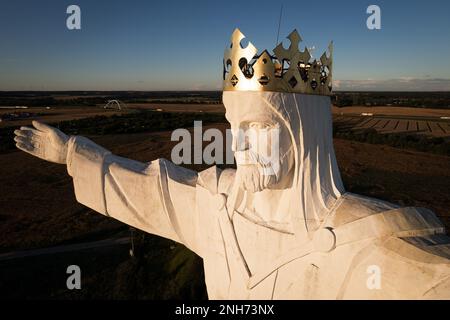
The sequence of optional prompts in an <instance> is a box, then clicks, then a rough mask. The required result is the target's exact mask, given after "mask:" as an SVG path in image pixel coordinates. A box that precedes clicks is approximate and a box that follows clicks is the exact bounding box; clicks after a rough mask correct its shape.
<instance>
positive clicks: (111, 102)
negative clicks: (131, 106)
mask: <svg viewBox="0 0 450 320" xmlns="http://www.w3.org/2000/svg"><path fill="white" fill-rule="evenodd" d="M126 107H127V105H126V104H125V103H123V102H122V101H120V100H116V99H113V100H108V102H107V103H106V104H105V105H104V106H103V109H110V108H111V109H116V108H117V109H118V110H122V109H124V108H126Z"/></svg>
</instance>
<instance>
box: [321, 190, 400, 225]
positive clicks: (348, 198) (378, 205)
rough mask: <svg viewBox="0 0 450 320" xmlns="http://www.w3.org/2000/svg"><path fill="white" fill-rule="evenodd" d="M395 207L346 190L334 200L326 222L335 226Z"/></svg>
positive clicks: (395, 206)
mask: <svg viewBox="0 0 450 320" xmlns="http://www.w3.org/2000/svg"><path fill="white" fill-rule="evenodd" d="M396 208H399V206H398V205H395V204H393V203H390V202H387V201H383V200H379V199H375V198H371V197H366V196H362V195H359V194H354V193H351V192H346V193H344V194H343V195H342V196H341V197H340V198H339V199H338V201H337V202H336V204H335V207H334V209H333V210H332V213H331V214H330V216H329V217H328V222H327V224H328V225H330V226H332V227H334V228H335V227H338V226H341V225H344V224H347V223H350V222H352V221H355V220H359V219H362V218H365V217H369V216H371V215H373V214H377V213H380V212H384V211H388V210H392V209H396Z"/></svg>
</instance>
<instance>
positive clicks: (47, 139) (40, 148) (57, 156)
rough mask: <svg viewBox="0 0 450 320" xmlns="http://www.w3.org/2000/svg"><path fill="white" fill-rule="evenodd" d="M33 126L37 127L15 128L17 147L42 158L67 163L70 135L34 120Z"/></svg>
mask: <svg viewBox="0 0 450 320" xmlns="http://www.w3.org/2000/svg"><path fill="white" fill-rule="evenodd" d="M33 126H34V128H35V129H34V128H29V127H20V130H14V134H15V135H16V137H15V138H14V141H16V146H17V148H19V149H20V150H23V151H25V152H27V153H29V154H32V155H33V156H36V157H39V158H41V159H44V160H47V161H50V162H55V163H61V164H65V163H66V156H67V141H68V140H69V137H68V136H67V135H65V134H64V133H63V132H61V131H60V130H58V129H56V128H53V127H51V126H49V125H46V124H45V123H42V122H38V121H33Z"/></svg>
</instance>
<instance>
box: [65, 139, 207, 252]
mask: <svg viewBox="0 0 450 320" xmlns="http://www.w3.org/2000/svg"><path fill="white" fill-rule="evenodd" d="M67 171H68V173H69V174H70V176H72V178H73V184H74V189H75V196H76V199H77V201H78V202H80V203H82V204H84V205H85V206H87V207H89V208H91V209H93V210H95V211H97V212H99V213H101V214H103V215H105V216H109V217H112V218H115V219H117V220H119V221H122V222H124V223H126V224H128V225H130V226H133V227H135V228H138V229H141V230H143V231H146V232H149V233H152V234H156V235H159V236H162V237H165V238H168V239H171V240H174V241H177V242H180V243H182V244H184V245H185V246H187V247H188V248H189V249H191V250H192V251H194V252H196V253H197V254H199V255H200V253H199V252H198V250H196V249H197V247H198V246H197V242H198V241H197V234H198V232H197V226H198V219H197V215H196V211H195V194H196V192H195V185H196V181H197V173H196V172H195V171H192V170H188V169H185V168H182V167H179V166H176V165H174V164H173V163H172V162H170V161H168V160H166V159H158V160H154V161H152V162H150V163H142V162H138V161H134V160H130V159H126V158H122V157H119V156H116V155H113V154H112V153H111V152H110V151H108V150H106V149H104V148H102V147H101V146H99V145H97V144H95V143H94V142H92V141H91V140H89V139H87V138H84V137H80V136H72V137H70V139H69V142H68V152H67Z"/></svg>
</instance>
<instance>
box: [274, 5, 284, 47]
mask: <svg viewBox="0 0 450 320" xmlns="http://www.w3.org/2000/svg"><path fill="white" fill-rule="evenodd" d="M282 14H283V4H281V9H280V18H279V19H278V32H277V42H275V46H276V45H277V44H278V38H279V36H280V26H281V16H282Z"/></svg>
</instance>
